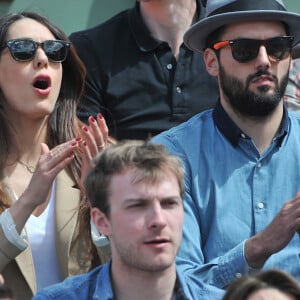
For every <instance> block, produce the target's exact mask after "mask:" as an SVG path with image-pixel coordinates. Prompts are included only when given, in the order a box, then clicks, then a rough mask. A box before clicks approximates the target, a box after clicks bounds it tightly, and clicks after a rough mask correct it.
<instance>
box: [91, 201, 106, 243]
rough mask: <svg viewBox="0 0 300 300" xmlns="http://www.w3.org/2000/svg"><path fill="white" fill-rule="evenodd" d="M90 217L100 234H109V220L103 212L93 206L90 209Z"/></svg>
mask: <svg viewBox="0 0 300 300" xmlns="http://www.w3.org/2000/svg"><path fill="white" fill-rule="evenodd" d="M91 219H92V221H93V223H94V224H95V226H96V228H97V230H98V231H99V232H100V233H101V234H103V235H105V236H107V237H109V236H111V226H110V222H109V220H108V218H107V216H106V214H105V213H104V212H102V211H101V210H100V209H99V208H97V207H93V208H92V209H91Z"/></svg>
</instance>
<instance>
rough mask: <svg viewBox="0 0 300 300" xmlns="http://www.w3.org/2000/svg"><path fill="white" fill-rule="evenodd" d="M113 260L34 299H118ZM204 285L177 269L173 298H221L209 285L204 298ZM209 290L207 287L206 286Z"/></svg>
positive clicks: (195, 299)
mask: <svg viewBox="0 0 300 300" xmlns="http://www.w3.org/2000/svg"><path fill="white" fill-rule="evenodd" d="M110 268H111V262H108V263H106V264H104V265H101V266H99V267H97V268H95V269H94V270H92V271H90V272H89V273H87V274H82V275H76V276H71V277H69V278H67V279H65V280H64V281H63V282H61V283H58V284H55V285H52V286H50V287H48V288H45V289H43V290H41V291H40V292H38V293H37V294H36V295H35V297H33V300H45V299H56V300H60V299H61V300H65V299H67V300H85V299H86V300H116V296H115V295H114V292H113V288H112V282H111V277H110ZM203 290H204V289H203V286H202V284H200V285H198V284H197V285H194V283H193V281H192V280H186V278H184V277H183V275H182V274H181V272H180V271H177V282H176V287H175V291H174V295H173V298H172V300H198V299H199V300H202V299H203V300H212V299H221V297H222V295H223V292H222V291H220V290H218V289H215V288H214V287H209V295H210V296H209V297H208V298H203V297H202V293H203ZM205 290H207V287H206V288H205ZM206 293H207V292H206Z"/></svg>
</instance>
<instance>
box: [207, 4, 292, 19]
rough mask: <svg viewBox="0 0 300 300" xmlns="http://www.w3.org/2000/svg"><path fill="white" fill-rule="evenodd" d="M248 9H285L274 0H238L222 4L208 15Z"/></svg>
mask: <svg viewBox="0 0 300 300" xmlns="http://www.w3.org/2000/svg"><path fill="white" fill-rule="evenodd" d="M249 10H280V11H286V9H285V7H284V6H282V5H281V4H279V3H278V2H277V1H274V0H238V1H233V2H231V3H229V4H227V5H224V6H222V7H221V8H218V9H216V10H214V11H212V12H211V13H210V14H209V15H208V17H211V16H214V15H219V14H224V13H232V12H239V11H249Z"/></svg>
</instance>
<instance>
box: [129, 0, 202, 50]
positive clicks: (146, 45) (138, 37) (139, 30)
mask: <svg viewBox="0 0 300 300" xmlns="http://www.w3.org/2000/svg"><path fill="white" fill-rule="evenodd" d="M196 2H197V15H198V20H200V19H201V18H202V17H203V16H204V8H203V6H202V4H201V1H200V0H197V1H196ZM128 19H129V26H130V30H131V32H132V34H133V36H134V39H135V41H136V44H137V46H138V47H139V49H140V50H141V51H143V52H150V51H153V50H154V49H156V48H158V47H159V46H163V45H164V44H167V43H166V42H163V41H160V40H157V39H155V38H154V37H152V35H151V32H150V31H149V29H148V28H147V26H146V24H145V23H144V21H143V19H142V16H141V12H140V3H139V2H138V1H136V2H135V6H134V7H133V8H132V9H129V11H128Z"/></svg>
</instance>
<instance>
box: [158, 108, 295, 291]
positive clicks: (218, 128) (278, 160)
mask: <svg viewBox="0 0 300 300" xmlns="http://www.w3.org/2000/svg"><path fill="white" fill-rule="evenodd" d="M153 141H154V142H155V143H161V144H164V145H165V146H166V147H167V149H168V150H169V151H170V152H171V153H173V154H175V155H178V156H179V157H180V158H181V159H182V161H183V164H184V167H185V171H186V176H185V185H186V195H185V199H184V208H185V221H184V230H183V241H182V246H181V249H180V251H179V255H178V259H177V265H178V267H180V269H183V270H184V272H185V273H186V275H187V274H188V275H189V276H191V277H192V278H193V279H194V280H195V281H197V280H204V281H205V282H206V283H209V284H211V285H214V286H216V287H219V288H224V287H225V286H226V285H228V284H229V283H230V282H231V281H232V280H233V279H235V278H236V277H238V276H240V275H241V274H247V273H249V272H251V270H250V269H249V267H248V265H247V262H246V259H245V255H244V243H245V240H247V239H248V238H249V237H251V236H253V235H255V234H256V233H258V232H260V231H262V230H263V229H264V228H265V227H266V226H267V225H268V224H269V223H270V222H271V221H272V220H273V218H274V217H275V215H276V214H277V213H278V212H279V210H280V209H281V208H282V206H283V204H284V203H285V202H286V201H287V200H290V199H291V198H293V197H294V196H295V195H296V193H297V191H298V190H299V187H300V114H297V113H295V112H287V110H286V109H285V108H284V117H283V120H282V124H281V129H280V131H279V132H278V134H277V136H276V137H275V138H274V140H273V143H272V144H271V145H270V146H269V147H268V149H266V151H265V152H264V153H263V154H262V155H260V154H259V152H258V150H257V148H256V147H255V145H254V144H253V142H252V140H251V139H250V138H249V137H248V136H246V135H245V134H244V133H243V132H241V130H240V129H239V128H238V127H237V126H236V125H235V124H234V123H233V122H232V120H231V119H230V118H229V116H228V115H227V114H226V112H225V111H224V109H223V108H222V106H221V104H220V103H218V104H217V106H216V108H215V109H214V110H208V111H205V112H202V113H200V114H198V115H196V116H194V117H193V118H191V119H190V120H189V121H187V122H185V123H183V124H181V125H179V126H176V127H174V128H172V129H170V130H169V131H166V132H163V133H162V134H160V135H158V136H156V137H154V139H153ZM299 253H300V241H299V236H298V234H295V235H294V237H293V238H292V240H291V241H290V243H289V244H288V245H287V246H286V247H285V248H284V249H283V250H281V251H279V252H278V253H276V254H274V255H272V256H271V257H270V258H269V259H268V260H267V261H266V263H265V265H264V269H269V268H279V269H282V270H285V271H287V272H289V273H291V274H292V275H293V276H295V277H296V278H297V279H298V280H300V258H299Z"/></svg>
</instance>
